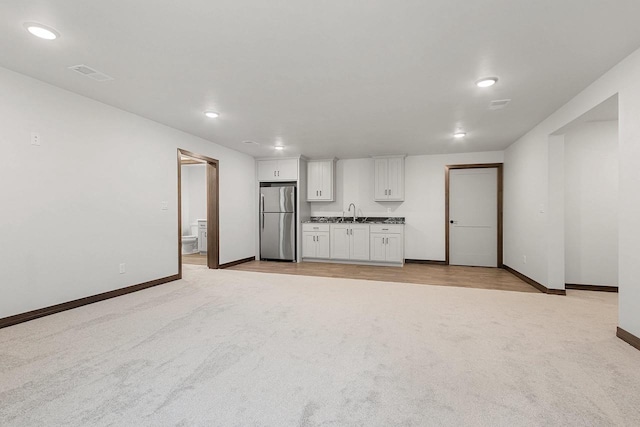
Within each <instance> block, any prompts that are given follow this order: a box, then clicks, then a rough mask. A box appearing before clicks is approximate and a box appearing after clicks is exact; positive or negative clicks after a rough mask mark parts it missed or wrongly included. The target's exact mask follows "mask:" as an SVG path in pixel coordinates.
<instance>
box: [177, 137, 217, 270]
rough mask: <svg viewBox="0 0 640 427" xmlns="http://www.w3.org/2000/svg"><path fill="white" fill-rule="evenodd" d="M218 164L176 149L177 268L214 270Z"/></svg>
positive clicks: (210, 159) (209, 159)
mask: <svg viewBox="0 0 640 427" xmlns="http://www.w3.org/2000/svg"><path fill="white" fill-rule="evenodd" d="M219 233H220V230H219V162H218V160H216V159H212V158H210V157H207V156H203V155H200V154H196V153H192V152H190V151H187V150H182V149H178V265H179V267H178V268H179V275H180V277H182V266H183V264H200V265H206V266H207V267H209V268H218V267H219V262H220V259H219V258H220V256H219V252H220V243H219V240H220V239H219Z"/></svg>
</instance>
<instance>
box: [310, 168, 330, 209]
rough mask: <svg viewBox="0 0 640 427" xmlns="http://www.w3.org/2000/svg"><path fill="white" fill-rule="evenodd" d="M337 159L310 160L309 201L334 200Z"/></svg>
mask: <svg viewBox="0 0 640 427" xmlns="http://www.w3.org/2000/svg"><path fill="white" fill-rule="evenodd" d="M334 177H335V160H334V159H332V160H309V162H308V163H307V201H309V202H332V201H333V200H334V195H333V193H334V191H333V189H334V182H335V180H334Z"/></svg>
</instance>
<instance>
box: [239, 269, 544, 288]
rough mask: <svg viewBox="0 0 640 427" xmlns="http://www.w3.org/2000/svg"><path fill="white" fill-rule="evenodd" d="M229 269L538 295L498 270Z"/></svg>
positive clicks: (527, 285)
mask: <svg viewBox="0 0 640 427" xmlns="http://www.w3.org/2000/svg"><path fill="white" fill-rule="evenodd" d="M230 269H232V270H242V271H257V272H263V273H278V274H297V275H301V276H320V277H343V278H349V279H365V280H380V281H384V282H403V283H416V284H423V285H440V286H458V287H463V288H480V289H497V290H502V291H517V292H533V293H539V292H540V291H538V290H537V289H536V288H534V287H533V286H531V285H529V284H527V283H525V282H523V281H522V280H520V279H518V278H517V277H516V276H514V275H513V274H511V273H509V272H508V271H506V270H503V269H501V268H484V267H460V266H453V265H430V264H405V265H404V267H402V268H398V267H378V266H369V265H351V264H332V263H318V262H300V263H294V262H276V261H251V262H246V263H243V264H239V265H236V266H233V267H230Z"/></svg>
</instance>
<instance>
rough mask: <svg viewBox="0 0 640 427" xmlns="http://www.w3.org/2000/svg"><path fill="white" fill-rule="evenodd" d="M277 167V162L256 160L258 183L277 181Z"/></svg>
mask: <svg viewBox="0 0 640 427" xmlns="http://www.w3.org/2000/svg"><path fill="white" fill-rule="evenodd" d="M277 167H278V162H277V160H258V181H275V180H277V179H278V177H277V176H276V175H277Z"/></svg>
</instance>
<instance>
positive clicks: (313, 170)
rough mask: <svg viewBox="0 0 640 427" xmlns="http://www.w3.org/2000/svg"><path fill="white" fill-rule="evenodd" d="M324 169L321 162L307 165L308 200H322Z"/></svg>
mask: <svg viewBox="0 0 640 427" xmlns="http://www.w3.org/2000/svg"><path fill="white" fill-rule="evenodd" d="M321 181H322V167H321V164H320V162H309V163H307V200H309V201H313V200H320V199H321V196H320V188H321Z"/></svg>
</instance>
